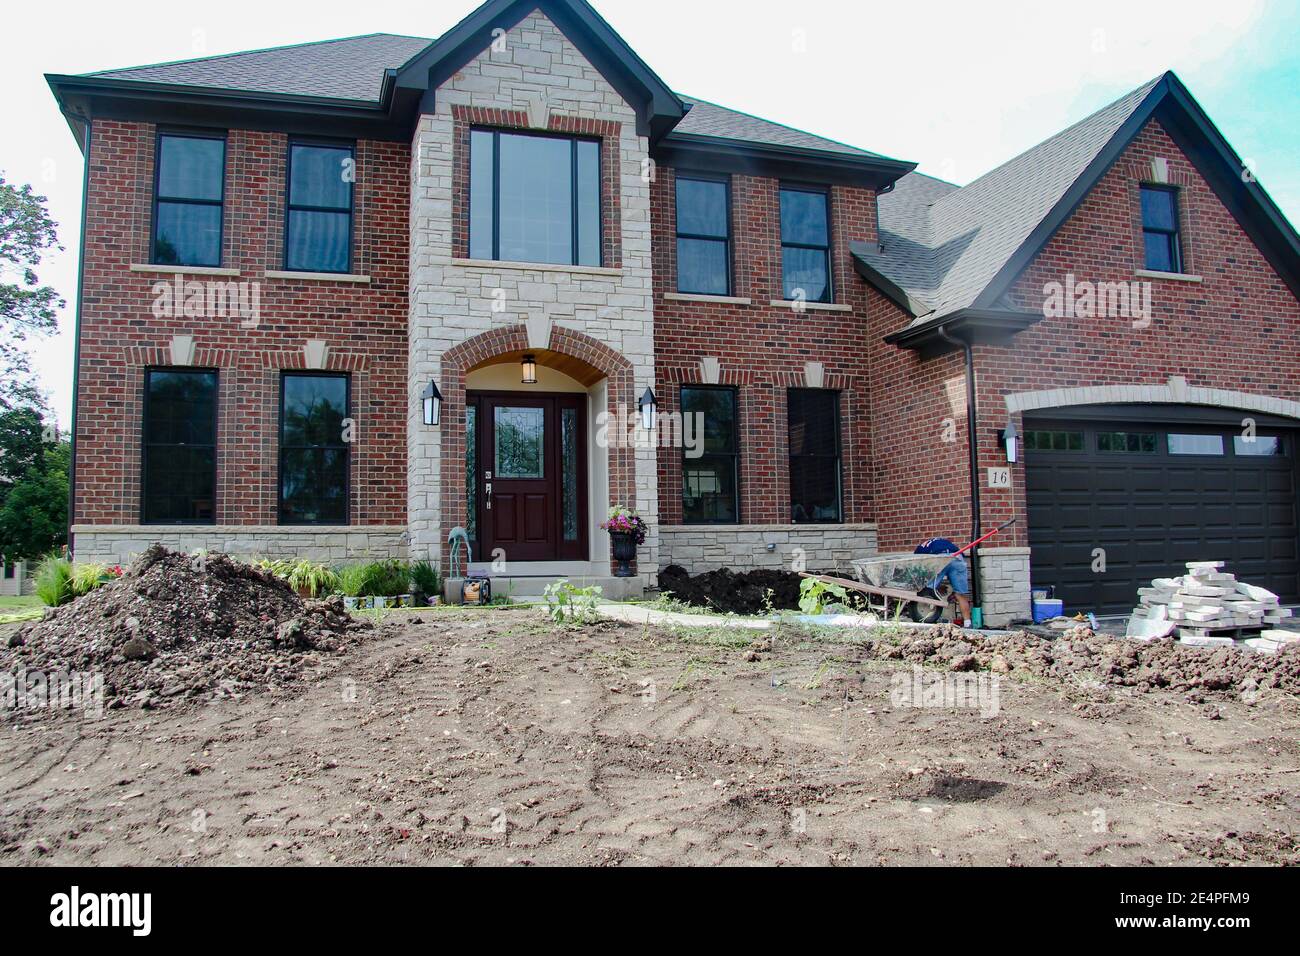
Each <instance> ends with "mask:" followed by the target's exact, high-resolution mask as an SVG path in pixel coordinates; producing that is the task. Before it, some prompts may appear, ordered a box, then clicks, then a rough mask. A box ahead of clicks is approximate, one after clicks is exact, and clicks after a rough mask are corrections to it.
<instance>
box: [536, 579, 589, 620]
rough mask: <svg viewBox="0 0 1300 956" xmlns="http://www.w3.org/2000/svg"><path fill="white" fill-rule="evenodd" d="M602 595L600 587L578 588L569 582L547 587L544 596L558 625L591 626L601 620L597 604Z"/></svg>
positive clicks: (549, 610)
mask: <svg viewBox="0 0 1300 956" xmlns="http://www.w3.org/2000/svg"><path fill="white" fill-rule="evenodd" d="M601 593H602V592H601V589H600V588H599V587H598V586H592V587H589V588H578V587H574V586H573V585H572V584H570V583H569V582H568V581H556V582H555V583H554V584H550V585H547V588H546V590H545V591H544V592H543V596H544V597H545V598H546V607H547V610H548V613H549V614H550V615H551V620H552V621H554V622H555V623H556V624H590V623H592V622H594V621H597V620H599V619H600V614H599V612H598V611H597V610H596V604H597V602H598V601H599V600H600V595H601Z"/></svg>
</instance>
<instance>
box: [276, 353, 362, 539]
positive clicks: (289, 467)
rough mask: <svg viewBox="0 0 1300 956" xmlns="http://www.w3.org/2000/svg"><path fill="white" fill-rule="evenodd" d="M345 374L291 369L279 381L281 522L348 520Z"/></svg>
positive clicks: (347, 400)
mask: <svg viewBox="0 0 1300 956" xmlns="http://www.w3.org/2000/svg"><path fill="white" fill-rule="evenodd" d="M349 401H350V396H349V381H348V377H347V376H346V375H338V374H321V373H297V372H293V373H289V372H286V373H285V374H284V377H283V378H282V379H281V381H280V496H279V497H280V523H281V524H330V525H343V524H347V523H348V447H349V444H350V438H351V436H350V435H349V434H347V429H348V426H349V424H350V421H349V420H348V407H349Z"/></svg>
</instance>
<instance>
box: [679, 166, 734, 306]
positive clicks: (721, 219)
mask: <svg viewBox="0 0 1300 956" xmlns="http://www.w3.org/2000/svg"><path fill="white" fill-rule="evenodd" d="M728 193H729V189H728V186H727V181H726V180H725V179H701V178H695V177H691V176H678V177H677V291H678V292H689V293H696V294H699V295H730V294H731V229H730V218H731V217H730V215H729V212H730V206H731V203H730V197H729V195H728Z"/></svg>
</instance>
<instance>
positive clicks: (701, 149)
mask: <svg viewBox="0 0 1300 956" xmlns="http://www.w3.org/2000/svg"><path fill="white" fill-rule="evenodd" d="M653 154H654V157H655V159H656V161H658V162H662V163H666V164H667V165H670V166H679V165H680V166H684V165H695V166H701V167H704V168H708V169H716V170H718V171H719V172H732V173H747V174H750V175H755V176H774V177H776V178H798V179H803V180H804V181H808V182H818V183H830V184H834V185H848V186H865V187H868V188H871V189H885V188H887V187H889V186H892V185H893V183H894V182H895V181H897V180H898V179H900V178H901V177H903V176H905V175H907V174H908V173H910V172H911V171H912V170H913V169H915V168H916V163H908V162H904V161H902V160H898V159H886V158H884V157H876V156H858V155H854V154H852V153H841V152H832V151H828V150H820V149H810V148H805V147H802V146H781V145H778V144H774V143H753V142H743V141H739V140H734V139H725V138H723V137H721V136H704V135H701V134H699V133H678V132H672V133H669V134H668V135H667V136H666V137H665V138H664V139H663V140H662V141H661V142H660V143H659V144H658V146H657V147H656V148H655V149H654V151H653Z"/></svg>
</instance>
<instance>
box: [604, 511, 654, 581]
mask: <svg viewBox="0 0 1300 956" xmlns="http://www.w3.org/2000/svg"><path fill="white" fill-rule="evenodd" d="M601 527H602V528H604V529H605V530H606V531H608V532H609V543H610V551H611V553H612V554H613V556H614V560H615V561H617V562H618V567H617V568H615V570H614V577H616V578H630V577H632V574H633V572H632V562H633V561H635V560H636V549H637V546H638V545H641V544H645V534H646V527H647V526H646V523H645V519H644V518H642V517H641V516H640V515H639V514H637V513H636V511H634V510H633V509H631V508H624V507H623V506H621V505H620V506H618V507H616V508H610V509H609V518H608V520H606V521H605V522H604V523H602V524H601Z"/></svg>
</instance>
